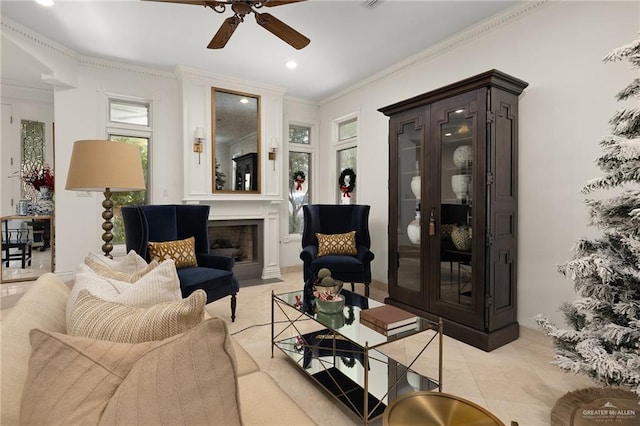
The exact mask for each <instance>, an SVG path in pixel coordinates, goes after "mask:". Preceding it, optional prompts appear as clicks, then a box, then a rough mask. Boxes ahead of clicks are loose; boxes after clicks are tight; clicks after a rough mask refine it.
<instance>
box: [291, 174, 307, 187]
mask: <svg viewBox="0 0 640 426" xmlns="http://www.w3.org/2000/svg"><path fill="white" fill-rule="evenodd" d="M306 179H307V176H306V175H305V174H304V172H303V171H302V170H298V171H297V172H295V173H294V174H293V184H294V185H295V186H296V191H300V190H301V189H302V184H303V183H304V181H305V180H306Z"/></svg>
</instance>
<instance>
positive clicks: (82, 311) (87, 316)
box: [67, 290, 207, 343]
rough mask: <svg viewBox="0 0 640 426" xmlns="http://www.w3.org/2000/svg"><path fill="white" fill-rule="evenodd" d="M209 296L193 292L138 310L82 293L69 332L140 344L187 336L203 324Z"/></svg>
mask: <svg viewBox="0 0 640 426" xmlns="http://www.w3.org/2000/svg"><path fill="white" fill-rule="evenodd" d="M206 301H207V295H206V293H205V292H204V291H202V290H198V291H195V292H193V293H192V294H191V295H190V296H189V297H188V298H186V299H182V300H179V301H177V302H168V303H159V304H157V305H153V306H151V307H149V308H136V307H132V306H128V305H123V304H120V303H115V302H107V301H105V300H102V299H100V298H99V297H96V296H94V295H92V294H91V293H90V292H89V291H87V290H82V291H81V292H80V295H79V296H78V299H77V300H76V304H75V305H74V308H73V311H72V313H71V320H70V322H69V324H68V329H67V332H68V333H69V334H70V335H72V336H83V337H91V338H93V339H100V340H108V341H110V342H121V343H139V342H148V341H151V340H162V339H166V338H168V337H171V336H175V335H176V334H180V333H184V332H185V331H188V330H190V329H192V328H193V327H195V326H196V325H198V324H200V323H201V322H202V319H203V317H204V305H205V302H206Z"/></svg>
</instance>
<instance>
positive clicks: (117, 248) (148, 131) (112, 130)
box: [104, 93, 157, 256]
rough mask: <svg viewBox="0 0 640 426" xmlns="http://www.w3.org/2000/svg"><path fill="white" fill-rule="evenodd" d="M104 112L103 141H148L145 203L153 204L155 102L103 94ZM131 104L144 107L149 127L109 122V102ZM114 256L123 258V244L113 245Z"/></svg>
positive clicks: (124, 247) (124, 246) (146, 99)
mask: <svg viewBox="0 0 640 426" xmlns="http://www.w3.org/2000/svg"><path fill="white" fill-rule="evenodd" d="M104 95H105V100H106V102H105V104H106V106H105V111H104V117H105V122H104V132H105V140H111V136H112V135H114V136H124V137H127V136H131V137H137V138H146V139H147V140H148V146H147V189H146V191H147V203H148V204H153V190H152V188H153V151H154V149H153V145H154V143H153V141H154V138H153V123H154V122H155V120H154V116H155V113H156V110H157V108H156V102H155V101H154V100H152V99H148V98H142V97H135V96H127V95H121V94H115V93H105V94H104ZM112 101H116V102H121V103H131V104H135V105H146V106H147V108H148V114H149V125H148V126H145V125H142V124H128V123H121V122H118V121H111V120H110V118H111V102H112ZM111 254H112V255H114V256H124V255H125V254H126V245H125V244H114V245H113V251H112V252H111Z"/></svg>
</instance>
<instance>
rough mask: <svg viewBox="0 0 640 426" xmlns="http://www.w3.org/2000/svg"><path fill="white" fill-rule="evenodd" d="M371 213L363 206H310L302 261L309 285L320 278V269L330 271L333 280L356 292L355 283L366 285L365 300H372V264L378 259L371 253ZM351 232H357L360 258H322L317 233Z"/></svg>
mask: <svg viewBox="0 0 640 426" xmlns="http://www.w3.org/2000/svg"><path fill="white" fill-rule="evenodd" d="M369 210H370V206H367V205H359V204H341V205H338V204H310V205H307V206H303V207H302V211H303V214H304V231H303V233H302V252H301V253H300V259H302V261H303V262H304V280H305V282H307V281H308V280H309V279H311V278H314V277H316V276H317V274H318V271H319V270H320V269H322V268H328V269H329V270H330V271H331V276H332V277H333V278H336V279H338V280H340V281H344V282H350V283H351V290H352V291H353V290H354V283H363V284H364V291H365V296H369V284H370V283H371V261H372V260H373V258H374V255H373V253H372V252H371V251H370V250H369V249H370V247H371V236H370V235H369ZM350 231H356V250H357V253H356V255H354V256H350V255H328V256H320V257H318V238H317V237H316V233H320V234H344V233H347V232H350Z"/></svg>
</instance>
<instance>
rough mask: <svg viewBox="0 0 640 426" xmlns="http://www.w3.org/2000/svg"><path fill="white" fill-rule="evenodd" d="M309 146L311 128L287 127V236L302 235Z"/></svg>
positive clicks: (307, 197) (307, 192)
mask: <svg viewBox="0 0 640 426" xmlns="http://www.w3.org/2000/svg"><path fill="white" fill-rule="evenodd" d="M310 144H311V127H308V126H300V125H289V183H288V185H289V234H301V233H302V230H303V219H304V218H303V214H302V206H304V205H305V204H309V201H310V198H311V190H310V188H311V172H312V170H311V159H312V155H313V154H312V149H311V148H310V147H309V145H310ZM305 145H306V146H305Z"/></svg>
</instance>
